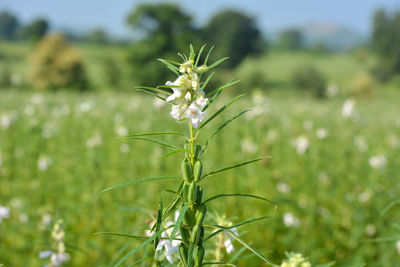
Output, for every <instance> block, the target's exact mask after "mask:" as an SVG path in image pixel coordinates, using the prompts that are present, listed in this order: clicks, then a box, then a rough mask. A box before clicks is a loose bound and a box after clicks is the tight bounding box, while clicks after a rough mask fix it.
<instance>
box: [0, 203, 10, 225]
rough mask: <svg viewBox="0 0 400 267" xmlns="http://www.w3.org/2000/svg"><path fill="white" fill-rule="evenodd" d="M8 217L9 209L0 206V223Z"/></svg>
mask: <svg viewBox="0 0 400 267" xmlns="http://www.w3.org/2000/svg"><path fill="white" fill-rule="evenodd" d="M8 218H10V209H9V208H7V207H4V206H0V223H1V221H2V220H3V219H8Z"/></svg>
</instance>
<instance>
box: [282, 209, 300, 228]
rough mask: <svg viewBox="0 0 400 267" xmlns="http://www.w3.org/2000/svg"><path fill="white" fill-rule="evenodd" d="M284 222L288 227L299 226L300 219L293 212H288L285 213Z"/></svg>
mask: <svg viewBox="0 0 400 267" xmlns="http://www.w3.org/2000/svg"><path fill="white" fill-rule="evenodd" d="M283 224H284V225H285V226H286V227H299V226H300V220H299V219H298V218H296V217H295V216H294V215H293V214H292V213H290V212H286V213H285V214H284V215H283Z"/></svg>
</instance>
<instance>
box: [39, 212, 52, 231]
mask: <svg viewBox="0 0 400 267" xmlns="http://www.w3.org/2000/svg"><path fill="white" fill-rule="evenodd" d="M50 223H51V215H50V214H48V213H46V214H43V216H42V222H41V227H42V228H46V227H47V226H49V225H50Z"/></svg>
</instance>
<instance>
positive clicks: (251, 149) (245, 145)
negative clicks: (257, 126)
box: [241, 138, 258, 154]
mask: <svg viewBox="0 0 400 267" xmlns="http://www.w3.org/2000/svg"><path fill="white" fill-rule="evenodd" d="M241 147H242V151H243V152H244V153H249V154H254V153H256V152H257V148H258V147H257V145H256V144H255V143H254V142H252V141H251V140H250V139H247V138H246V139H243V140H242V142H241Z"/></svg>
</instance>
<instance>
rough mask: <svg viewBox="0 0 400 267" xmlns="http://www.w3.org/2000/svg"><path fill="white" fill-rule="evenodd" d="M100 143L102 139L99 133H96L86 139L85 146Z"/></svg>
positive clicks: (90, 146)
mask: <svg viewBox="0 0 400 267" xmlns="http://www.w3.org/2000/svg"><path fill="white" fill-rule="evenodd" d="M102 143H103V139H102V138H101V136H100V135H99V134H96V135H94V136H92V137H91V138H89V139H88V140H87V141H86V146H87V147H89V148H92V147H96V146H100V145H101V144H102Z"/></svg>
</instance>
